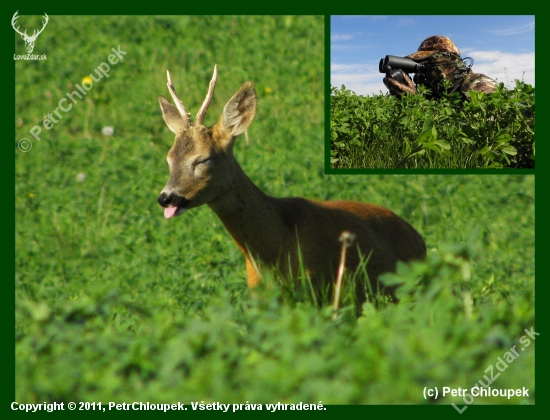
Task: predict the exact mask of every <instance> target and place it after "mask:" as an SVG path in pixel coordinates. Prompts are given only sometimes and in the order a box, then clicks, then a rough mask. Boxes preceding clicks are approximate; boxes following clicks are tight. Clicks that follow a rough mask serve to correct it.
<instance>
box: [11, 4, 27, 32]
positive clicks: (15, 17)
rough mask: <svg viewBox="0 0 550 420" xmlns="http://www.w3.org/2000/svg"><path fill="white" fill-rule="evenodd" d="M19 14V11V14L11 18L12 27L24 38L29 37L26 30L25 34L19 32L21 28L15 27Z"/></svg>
mask: <svg viewBox="0 0 550 420" xmlns="http://www.w3.org/2000/svg"><path fill="white" fill-rule="evenodd" d="M18 13H19V10H18V11H17V12H15V14H14V15H13V17H12V18H11V26H13V29H14V30H15V32H17V33H18V34H19V35H21V36H22V37H23V38H25V37H26V36H28V35H27V30H26V29H25V33H23V32H21V31H20V30H19V26H18V27H17V28H16V27H15V24H16V20H17V18H18V17H19V16H17V14H18Z"/></svg>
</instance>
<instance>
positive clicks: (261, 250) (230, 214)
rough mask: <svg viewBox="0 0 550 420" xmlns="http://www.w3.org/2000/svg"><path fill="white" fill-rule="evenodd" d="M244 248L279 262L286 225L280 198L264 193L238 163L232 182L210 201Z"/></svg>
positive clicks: (237, 241) (234, 237)
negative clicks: (279, 205)
mask: <svg viewBox="0 0 550 420" xmlns="http://www.w3.org/2000/svg"><path fill="white" fill-rule="evenodd" d="M208 206H209V207H210V208H211V209H212V210H213V211H214V213H216V215H217V216H218V217H219V219H220V220H221V221H222V223H223V224H224V226H225V228H226V229H227V231H228V232H229V233H230V234H231V236H232V237H233V239H234V240H235V242H236V243H237V245H238V246H239V248H240V249H241V251H243V252H244V253H245V254H246V255H251V256H252V257H253V258H257V257H259V258H260V259H261V260H262V261H263V262H264V263H272V264H274V263H276V262H277V259H278V257H279V253H280V251H281V244H282V238H284V232H285V224H284V223H283V219H282V217H281V215H280V214H279V212H278V211H277V209H278V199H277V198H274V197H270V196H268V195H267V194H265V193H263V192H262V191H261V190H260V189H259V188H258V187H256V185H254V183H253V182H252V181H251V180H250V179H249V178H248V177H247V176H246V174H245V173H244V171H243V170H242V168H241V167H240V166H239V165H238V164H237V167H236V170H235V176H234V177H233V182H232V183H231V184H230V186H229V188H228V189H226V190H225V191H224V192H223V193H222V194H220V195H219V196H218V197H216V198H215V199H213V200H212V201H210V202H209V203H208Z"/></svg>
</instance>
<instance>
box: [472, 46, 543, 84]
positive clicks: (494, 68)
mask: <svg viewBox="0 0 550 420" xmlns="http://www.w3.org/2000/svg"><path fill="white" fill-rule="evenodd" d="M462 56H463V57H464V56H471V57H473V58H474V66H473V67H472V70H473V71H474V73H483V74H485V75H487V76H489V77H491V78H493V79H496V80H498V81H499V82H503V83H504V85H506V86H508V85H510V87H514V80H515V79H519V80H523V81H524V82H525V83H529V84H530V85H533V86H534V85H535V53H534V52H532V53H523V54H512V53H506V52H501V51H481V50H473V49H465V50H463V52H462Z"/></svg>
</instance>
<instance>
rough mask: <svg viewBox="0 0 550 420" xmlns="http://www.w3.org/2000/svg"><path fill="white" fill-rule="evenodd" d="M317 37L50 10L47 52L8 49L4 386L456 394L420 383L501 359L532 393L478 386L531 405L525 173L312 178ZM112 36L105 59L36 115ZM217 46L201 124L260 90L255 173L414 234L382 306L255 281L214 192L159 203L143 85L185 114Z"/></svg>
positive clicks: (530, 263) (67, 395)
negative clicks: (187, 203) (348, 204)
mask: <svg viewBox="0 0 550 420" xmlns="http://www.w3.org/2000/svg"><path fill="white" fill-rule="evenodd" d="M21 20H22V19H21ZM37 22H38V20H37ZM324 43H325V39H324V19H323V18H322V17H306V16H300V17H298V16H295V17H287V16H281V17H146V16H143V17H130V16H125V17H117V18H112V17H95V18H94V17H75V16H71V17H61V16H54V17H51V18H50V23H49V24H48V27H47V29H46V30H45V31H44V33H42V34H41V35H40V37H39V39H38V41H37V44H36V47H35V53H36V54H42V53H45V54H47V55H48V59H47V60H46V61H41V62H38V61H37V62H28V61H25V62H23V61H18V62H16V104H15V110H16V111H15V112H16V139H15V142H14V154H15V161H16V174H15V178H16V184H15V194H16V203H15V204H16V261H15V266H16V270H15V272H16V278H15V281H16V285H15V290H16V293H15V295H16V326H15V342H16V349H15V352H16V366H15V368H16V377H15V400H16V401H19V402H25V403H39V402H44V401H47V402H51V401H57V402H68V401H90V402H91V401H102V402H104V403H106V402H108V401H116V402H128V401H144V402H145V401H149V402H152V403H156V402H163V403H173V402H178V401H180V402H182V403H185V404H190V403H191V402H201V401H204V402H206V403H209V402H217V401H219V402H223V403H243V404H244V403H246V402H250V403H255V404H256V403H257V404H266V403H277V402H282V403H290V404H297V403H299V402H303V403H308V404H313V403H315V404H318V403H319V402H320V401H322V403H323V404H424V403H435V404H444V405H447V404H451V403H456V404H457V405H458V406H460V407H461V406H462V405H463V404H464V402H463V398H462V397H451V396H447V397H445V398H439V399H437V400H433V399H432V400H425V399H424V397H423V390H424V388H425V387H436V386H437V387H439V389H440V391H441V390H442V387H451V388H458V387H462V388H471V387H473V386H474V385H475V384H476V383H477V382H478V381H480V380H484V379H483V378H484V375H487V369H489V368H490V367H491V366H493V367H495V372H497V370H496V366H497V363H499V358H503V359H504V358H507V360H508V363H507V367H506V368H505V369H504V370H503V371H502V372H501V374H500V376H499V377H498V379H496V380H495V382H494V383H493V384H492V385H491V387H492V388H494V389H497V390H498V389H503V390H507V389H517V388H522V387H527V388H529V390H530V392H529V396H528V397H513V398H510V399H508V398H506V397H490V398H483V397H476V398H475V401H474V402H473V404H474V405H476V404H534V403H535V382H534V360H535V359H534V358H535V356H534V354H535V352H534V347H535V346H534V343H533V340H534V338H535V336H533V338H531V339H529V335H527V332H526V331H525V330H527V331H528V332H530V331H531V329H532V328H533V327H534V319H535V316H534V270H535V267H534V254H535V252H534V246H535V245H534V200H535V197H534V194H535V193H534V176H533V175H482V176H474V175H325V174H324V169H323V157H324V133H325V129H324V122H325V121H324V115H325V114H324V107H325V103H324V98H325V92H324V87H325V70H324V69H325V62H324V60H325V57H324V48H325V46H324ZM119 45H120V49H121V50H122V51H124V52H126V53H127V54H126V55H124V59H123V60H122V61H120V62H118V63H116V64H113V65H110V71H109V77H108V78H103V79H101V80H100V81H98V82H97V83H94V86H93V87H92V88H91V89H90V90H89V92H88V93H87V94H86V96H85V97H83V98H82V100H79V101H78V102H77V103H76V104H74V105H73V108H72V109H71V110H70V111H68V112H65V113H63V112H62V113H61V115H62V117H63V118H62V119H58V118H57V117H55V115H53V116H54V118H55V119H56V120H57V121H58V122H57V123H54V125H53V127H52V128H51V129H50V130H47V129H45V128H44V127H43V126H42V122H43V120H44V118H49V117H48V116H47V114H48V113H53V112H54V110H55V109H56V108H57V107H58V105H59V100H60V99H62V98H63V97H66V96H65V95H66V94H67V93H71V92H73V91H75V89H77V88H76V87H75V85H76V84H79V85H80V84H82V80H83V78H84V77H85V76H87V75H88V74H90V73H92V72H93V71H94V70H95V69H96V68H97V67H98V66H99V65H100V64H101V63H102V62H107V59H108V56H109V54H112V51H111V48H115V49H116V48H117V47H118V46H119ZM16 51H21V53H23V52H24V45H23V42H22V41H21V40H20V38H17V39H16ZM214 64H217V65H218V69H219V77H218V85H217V88H216V93H215V94H214V99H213V102H212V105H211V106H210V109H209V112H208V114H207V116H206V120H205V123H206V124H207V125H212V124H214V123H215V122H216V120H217V118H218V117H219V115H220V113H221V110H222V108H223V105H224V104H225V103H226V102H227V100H228V99H229V98H230V97H231V96H232V95H233V93H234V92H235V91H236V90H237V89H238V88H239V86H240V85H241V84H242V83H244V82H245V81H252V82H253V83H254V85H255V87H256V90H257V94H258V112H257V114H256V119H255V121H254V122H253V123H252V125H251V127H250V129H249V130H248V143H247V140H246V139H245V137H244V136H241V138H239V139H237V142H236V145H235V156H236V158H237V159H238V160H239V162H240V163H241V165H242V167H243V169H244V170H245V172H246V173H247V174H248V176H249V177H250V178H251V179H252V180H253V181H254V182H255V183H256V185H257V186H258V187H259V188H261V189H262V190H263V191H265V192H266V193H268V194H270V195H274V196H280V197H282V196H305V197H308V198H312V199H316V200H332V199H350V200H356V201H364V202H371V203H376V204H380V205H383V206H386V207H388V208H390V209H392V210H393V211H395V212H396V213H397V214H399V215H400V216H402V217H403V218H405V219H406V220H408V221H409V222H410V223H411V224H412V225H413V226H415V227H416V229H417V230H418V231H419V232H420V233H421V234H422V235H423V237H424V238H425V240H426V243H427V246H428V259H427V260H426V261H425V262H421V263H417V264H415V265H412V266H402V267H400V270H399V272H398V274H397V275H394V276H387V277H386V278H385V280H386V281H395V280H397V281H402V282H404V283H405V284H406V286H405V289H407V290H408V293H407V294H405V295H403V298H402V301H401V302H400V303H399V304H398V305H394V304H388V305H384V304H375V303H371V302H370V301H369V302H368V303H366V304H365V305H364V307H363V315H362V316H361V317H359V318H358V319H355V317H354V316H353V312H352V310H351V309H350V308H349V307H344V308H342V309H341V311H340V312H339V314H338V318H337V319H336V320H333V318H332V314H331V308H330V307H329V305H328V304H326V305H325V306H323V307H322V308H319V307H316V306H314V305H312V304H311V303H309V302H307V301H305V302H304V301H300V300H298V299H293V298H292V297H289V296H288V295H286V294H282V293H281V292H280V290H281V289H280V288H279V287H277V286H275V287H273V285H274V284H275V283H277V282H278V279H277V278H275V279H274V278H273V276H271V275H267V276H266V280H265V282H264V283H265V284H264V285H263V287H260V288H259V289H256V290H254V291H253V292H251V291H250V290H248V288H247V287H246V276H245V268H244V257H243V256H242V254H241V253H240V251H239V250H238V249H237V247H236V246H235V244H234V243H233V241H232V239H231V237H230V236H229V234H228V233H227V232H226V231H225V229H224V227H223V226H222V224H221V223H220V221H219V220H218V219H217V218H216V216H215V214H214V213H213V212H212V211H211V210H210V209H209V208H208V207H206V206H203V207H200V208H196V209H192V210H189V211H188V212H186V213H185V214H183V215H182V216H179V217H177V218H175V219H169V220H166V219H165V218H164V217H163V211H162V209H161V208H160V207H159V205H158V204H157V201H156V200H157V197H158V194H159V193H160V191H161V189H162V188H163V186H164V185H165V183H166V181H167V180H168V174H169V172H168V167H167V164H166V154H167V152H168V149H169V148H170V146H171V144H172V142H173V137H174V136H173V134H172V133H171V132H170V131H169V130H168V128H167V127H166V125H165V123H164V121H163V119H162V115H161V112H160V108H159V106H158V100H157V97H158V95H164V96H169V95H168V91H167V88H166V70H167V69H169V70H170V72H171V74H172V77H173V79H174V83H175V86H176V90H177V92H178V95H179V96H180V98H182V100H183V101H184V103H185V105H186V107H187V109H188V111H190V112H191V113H192V115H193V117H194V115H195V113H196V112H197V111H198V108H199V107H200V104H201V103H202V101H203V99H204V95H205V94H206V90H207V86H208V81H209V80H210V77H211V74H212V69H213V66H214ZM65 104H66V103H65ZM35 125H40V126H41V127H42V132H41V133H40V137H41V140H40V141H38V140H36V139H35V138H34V137H32V136H31V135H29V130H31V129H32V128H33V127H34V126H35ZM105 127H112V128H113V129H114V134H113V135H112V136H105V135H103V134H102V130H103V129H104V128H105ZM22 138H28V139H30V140H31V141H32V148H31V149H30V150H29V151H28V152H22V151H20V150H19V149H18V147H17V143H18V142H19V140H20V139H22ZM275 277H276V275H275ZM417 283H418V284H417ZM531 334H533V333H531ZM522 337H523V341H520V340H522ZM525 337H527V338H525ZM525 340H529V345H526V344H525V342H524V341H525ZM513 346H516V347H517V348H518V349H519V347H520V346H521V347H523V348H524V349H523V351H519V350H518V351H519V356H517V357H516V358H514V360H512V359H511V357H510V355H508V356H506V354H507V353H510V349H511V348H512V347H513ZM499 366H500V367H502V364H501V365H499ZM484 381H485V380H484ZM485 382H487V381H485ZM263 409H264V410H265V409H266V407H265V406H264V407H263ZM446 409H448V410H449V413H451V412H454V409H453V408H451V407H449V408H446Z"/></svg>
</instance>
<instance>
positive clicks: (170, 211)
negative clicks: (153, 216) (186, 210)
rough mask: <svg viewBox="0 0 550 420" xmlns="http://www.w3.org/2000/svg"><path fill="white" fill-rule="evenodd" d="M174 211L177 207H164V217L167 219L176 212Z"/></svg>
mask: <svg viewBox="0 0 550 420" xmlns="http://www.w3.org/2000/svg"><path fill="white" fill-rule="evenodd" d="M176 211H178V208H177V207H166V208H165V209H164V217H166V218H167V219H169V218H170V217H172V216H173V215H174V214H176Z"/></svg>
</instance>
